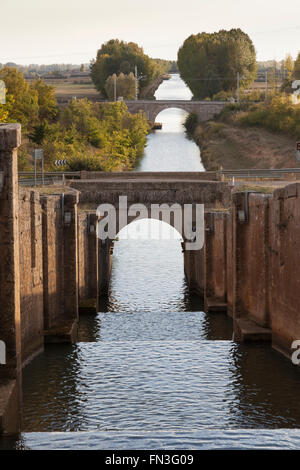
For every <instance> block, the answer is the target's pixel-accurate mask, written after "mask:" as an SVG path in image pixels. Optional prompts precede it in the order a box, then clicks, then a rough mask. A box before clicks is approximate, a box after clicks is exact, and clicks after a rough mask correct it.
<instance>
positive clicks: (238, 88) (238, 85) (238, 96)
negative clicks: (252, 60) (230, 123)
mask: <svg viewBox="0 0 300 470" xmlns="http://www.w3.org/2000/svg"><path fill="white" fill-rule="evenodd" d="M237 102H238V103H239V102H240V73H239V72H238V73H237Z"/></svg>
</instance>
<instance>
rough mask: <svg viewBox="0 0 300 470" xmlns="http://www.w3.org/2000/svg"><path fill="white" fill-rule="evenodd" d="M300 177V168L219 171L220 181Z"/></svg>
mask: <svg viewBox="0 0 300 470" xmlns="http://www.w3.org/2000/svg"><path fill="white" fill-rule="evenodd" d="M297 174H298V175H300V168H275V169H268V168H262V169H261V168H249V169H238V170H224V169H222V170H220V176H221V179H222V177H223V176H224V177H225V178H233V177H234V178H271V179H278V178H280V179H283V178H284V177H287V176H292V175H295V176H296V175H297Z"/></svg>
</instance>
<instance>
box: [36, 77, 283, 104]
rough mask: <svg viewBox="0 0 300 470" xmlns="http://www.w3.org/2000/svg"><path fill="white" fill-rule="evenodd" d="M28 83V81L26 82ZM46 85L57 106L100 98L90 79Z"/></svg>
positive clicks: (254, 87) (262, 87)
mask: <svg viewBox="0 0 300 470" xmlns="http://www.w3.org/2000/svg"><path fill="white" fill-rule="evenodd" d="M28 81H29V82H30V80H28ZM45 81H46V83H48V84H49V85H53V86H54V88H55V95H56V99H57V102H58V103H59V104H64V103H68V102H70V101H71V100H72V98H73V97H74V96H76V98H77V99H81V98H87V99H89V100H91V101H94V102H95V101H99V100H100V99H101V96H100V94H99V92H97V90H96V88H95V87H94V84H93V82H92V80H91V79H90V77H78V78H76V77H70V78H49V79H48V78H45ZM280 87H281V83H279V82H278V83H277V88H280ZM265 88H266V84H265V83H264V82H254V83H253V85H252V86H251V87H250V88H249V89H248V90H247V92H249V93H250V92H251V91H252V90H261V91H263V90H265Z"/></svg>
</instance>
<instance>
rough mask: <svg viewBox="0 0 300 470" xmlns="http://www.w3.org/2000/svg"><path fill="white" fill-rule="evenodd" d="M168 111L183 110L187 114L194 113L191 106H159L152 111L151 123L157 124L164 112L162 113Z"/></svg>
mask: <svg viewBox="0 0 300 470" xmlns="http://www.w3.org/2000/svg"><path fill="white" fill-rule="evenodd" d="M167 109H182V110H183V111H185V112H187V113H191V112H192V111H191V110H190V108H189V106H188V105H180V104H179V105H178V104H176V105H172V104H171V105H167V104H165V105H161V106H157V107H155V108H153V110H152V114H151V118H150V121H151V122H155V120H156V118H157V116H158V115H159V114H160V113H161V112H162V111H166V110H167Z"/></svg>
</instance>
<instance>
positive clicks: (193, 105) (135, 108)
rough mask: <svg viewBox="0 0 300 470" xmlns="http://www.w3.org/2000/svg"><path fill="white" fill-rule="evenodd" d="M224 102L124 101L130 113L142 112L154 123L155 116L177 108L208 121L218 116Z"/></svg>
mask: <svg viewBox="0 0 300 470" xmlns="http://www.w3.org/2000/svg"><path fill="white" fill-rule="evenodd" d="M226 104H227V102H226V101H192V100H149V101H146V100H137V101H126V105H127V107H128V110H129V112H130V113H134V114H135V113H138V112H143V113H145V114H146V116H147V119H148V120H149V121H152V122H154V121H155V119H156V116H157V115H158V114H159V113H160V112H161V111H164V110H165V109H170V108H179V109H183V110H184V111H187V112H188V113H195V114H197V116H198V118H199V119H200V120H201V121H208V120H210V119H213V118H214V117H215V116H216V115H218V114H220V112H221V111H222V110H223V108H224V106H225V105H226Z"/></svg>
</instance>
